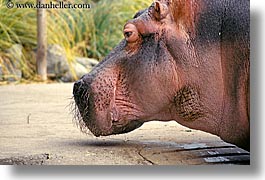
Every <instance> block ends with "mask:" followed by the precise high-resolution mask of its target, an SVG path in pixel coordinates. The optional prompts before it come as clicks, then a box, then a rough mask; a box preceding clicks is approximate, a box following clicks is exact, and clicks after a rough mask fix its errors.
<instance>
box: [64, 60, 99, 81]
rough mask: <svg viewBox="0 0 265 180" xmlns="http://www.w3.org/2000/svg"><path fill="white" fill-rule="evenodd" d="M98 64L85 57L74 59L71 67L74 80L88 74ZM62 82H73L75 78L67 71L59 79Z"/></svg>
mask: <svg viewBox="0 0 265 180" xmlns="http://www.w3.org/2000/svg"><path fill="white" fill-rule="evenodd" d="M97 64H98V61H97V60H96V59H92V58H85V57H75V61H74V62H73V63H72V65H71V67H72V68H73V71H74V72H75V75H76V78H78V79H79V78H81V77H82V76H83V75H85V74H87V73H89V72H90V71H91V70H92V69H93V67H94V66H95V65H97ZM61 80H62V81H63V82H71V81H74V80H75V78H74V76H73V75H72V74H71V72H70V71H69V72H68V73H66V74H65V76H63V77H62V78H61Z"/></svg>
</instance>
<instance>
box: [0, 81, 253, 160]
mask: <svg viewBox="0 0 265 180" xmlns="http://www.w3.org/2000/svg"><path fill="white" fill-rule="evenodd" d="M72 87H73V84H72V83H69V84H30V85H8V86H0V164H44V165H48V164H60V165H64V164H69V165H87V164H92V165H95V164H97V165H105V164H106V165H138V164H139V165H146V164H147V165H151V164H205V163H211V162H214V163H216V162H217V163H220V162H221V163H225V162H230V163H234V162H235V161H229V160H231V159H229V158H227V157H226V158H225V159H222V158H220V157H217V159H216V155H215V156H213V155H211V154H214V153H216V150H217V149H218V151H220V149H221V150H222V152H224V151H229V152H231V151H236V152H237V153H239V154H240V155H242V156H241V157H243V160H242V158H241V161H240V162H243V163H246V159H247V157H248V158H249V156H248V154H247V153H246V152H245V151H242V150H240V149H238V148H236V147H234V146H233V145H231V144H227V143H224V142H223V141H221V140H220V139H219V138H218V137H216V136H213V135H210V134H207V133H204V132H201V131H195V130H190V129H188V128H186V127H183V126H180V125H178V124H177V123H175V122H167V123H162V122H150V123H146V124H144V125H143V126H142V127H141V128H139V129H137V130H135V131H133V132H131V133H128V134H124V135H115V136H108V137H99V138H96V137H94V136H93V135H92V134H87V135H86V134H82V133H81V132H80V131H79V129H78V128H77V127H76V126H75V125H74V123H73V122H72V115H71V114H70V110H69V107H68V105H69V104H70V102H71V97H72ZM202 153H206V154H204V155H203V154H202ZM209 153H210V154H209ZM209 158H210V159H209ZM214 158H215V159H214Z"/></svg>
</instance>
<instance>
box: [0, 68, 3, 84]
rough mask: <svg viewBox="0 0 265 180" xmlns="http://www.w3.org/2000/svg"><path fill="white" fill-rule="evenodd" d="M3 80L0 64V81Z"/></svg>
mask: <svg viewBox="0 0 265 180" xmlns="http://www.w3.org/2000/svg"><path fill="white" fill-rule="evenodd" d="M2 80H3V72H2V66H1V64H0V81H2Z"/></svg>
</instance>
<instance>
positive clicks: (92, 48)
mask: <svg viewBox="0 0 265 180" xmlns="http://www.w3.org/2000/svg"><path fill="white" fill-rule="evenodd" d="M70 1H71V2H75V3H77V2H86V3H90V4H91V6H92V8H91V9H48V10H47V11H46V12H47V22H48V23H47V25H48V27H47V28H48V32H47V34H48V44H59V45H61V46H62V47H64V49H65V50H66V53H67V58H68V63H69V64H70V65H71V63H72V62H73V59H74V58H73V57H74V56H84V57H92V58H96V59H99V60H101V59H102V58H103V57H104V56H106V55H107V54H108V53H109V51H110V50H111V49H112V48H113V47H114V46H115V45H117V44H118V43H119V41H120V40H121V39H122V38H123V35H122V29H123V25H124V24H125V23H126V21H127V20H129V19H131V18H132V17H133V15H134V14H135V13H136V12H137V11H138V10H141V9H143V8H146V7H148V6H149V5H150V4H151V2H152V0H99V1H98V0H94V1H91V0H70ZM5 2H6V0H0V17H1V18H0V65H2V67H3V65H4V64H7V63H12V62H10V61H12V60H10V59H12V58H8V57H7V56H8V55H7V53H6V49H8V48H10V47H11V46H12V45H13V44H21V45H22V46H23V58H22V62H21V69H22V71H23V76H24V78H26V79H32V78H33V77H34V76H35V58H34V57H33V56H32V53H31V52H32V50H33V49H36V47H37V44H36V43H37V40H36V36H37V27H36V24H37V22H36V21H37V20H36V9H17V8H12V9H8V8H7V7H6V5H5ZM13 2H14V3H15V2H20V3H21V2H33V3H35V2H36V1H35V0H13ZM47 2H49V0H47ZM73 73H74V72H73Z"/></svg>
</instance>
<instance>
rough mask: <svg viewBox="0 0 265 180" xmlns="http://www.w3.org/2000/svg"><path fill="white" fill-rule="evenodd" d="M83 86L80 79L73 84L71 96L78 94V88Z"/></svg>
mask: <svg viewBox="0 0 265 180" xmlns="http://www.w3.org/2000/svg"><path fill="white" fill-rule="evenodd" d="M83 84H84V82H83V80H82V79H80V80H78V81H76V82H75V84H74V89H73V94H77V93H79V91H80V88H81V87H82V85H83Z"/></svg>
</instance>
